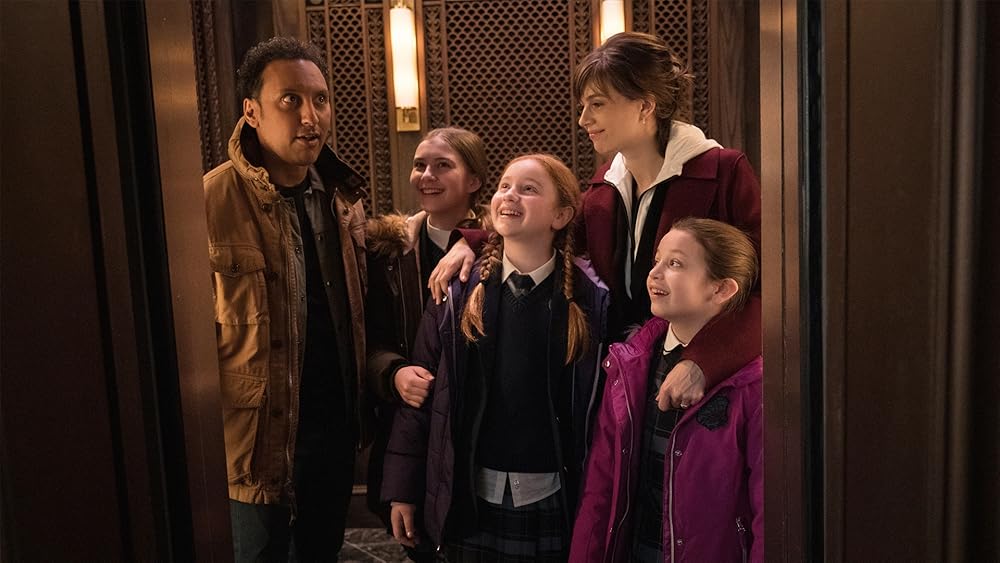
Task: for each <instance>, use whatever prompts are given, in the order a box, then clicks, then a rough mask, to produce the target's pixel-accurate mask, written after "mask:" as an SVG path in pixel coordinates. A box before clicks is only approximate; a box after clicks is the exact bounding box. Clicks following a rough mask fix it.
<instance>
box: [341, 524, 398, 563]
mask: <svg viewBox="0 0 1000 563" xmlns="http://www.w3.org/2000/svg"><path fill="white" fill-rule="evenodd" d="M340 561H345V562H355V561H357V562H365V563H368V562H372V561H374V562H379V563H381V562H384V563H390V562H397V561H409V559H407V558H406V554H405V553H404V552H403V549H402V548H401V547H399V544H397V543H396V540H394V539H392V537H391V536H389V534H387V533H386V531H385V530H383V529H382V528H348V530H347V533H346V534H345V535H344V547H343V548H342V549H341V550H340Z"/></svg>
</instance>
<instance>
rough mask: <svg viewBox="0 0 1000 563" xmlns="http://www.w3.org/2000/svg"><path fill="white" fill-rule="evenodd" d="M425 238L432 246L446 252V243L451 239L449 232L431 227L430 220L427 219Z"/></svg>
mask: <svg viewBox="0 0 1000 563" xmlns="http://www.w3.org/2000/svg"><path fill="white" fill-rule="evenodd" d="M427 236H428V238H430V239H431V242H433V243H434V246H436V247H438V248H440V249H441V250H448V241H449V240H450V239H451V231H446V230H444V229H439V228H437V227H435V226H434V225H431V220H430V218H428V219H427Z"/></svg>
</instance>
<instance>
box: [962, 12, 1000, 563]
mask: <svg viewBox="0 0 1000 563" xmlns="http://www.w3.org/2000/svg"><path fill="white" fill-rule="evenodd" d="M979 8H980V9H981V13H980V16H978V17H977V18H978V19H979V20H980V21H981V22H982V24H981V25H982V26H983V33H982V35H980V37H981V39H982V43H981V45H980V54H979V61H980V72H981V73H982V74H981V75H982V83H981V86H980V98H979V99H980V102H981V106H980V111H981V112H982V117H981V119H979V120H978V121H979V133H978V144H979V146H980V147H981V153H980V161H979V170H978V172H979V173H978V177H977V183H978V187H979V191H978V199H977V202H976V203H977V210H978V220H977V223H978V227H979V231H978V236H977V239H976V240H977V244H978V248H977V252H976V264H977V271H976V278H975V280H974V284H975V285H974V292H975V299H976V300H975V312H974V317H975V320H974V323H975V325H974V327H975V328H974V331H973V338H974V352H973V357H974V362H973V365H972V367H971V369H972V375H973V383H972V386H973V388H974V389H975V393H974V395H973V398H972V402H971V403H970V404H969V410H970V411H971V413H972V417H973V418H972V425H971V432H970V435H969V444H970V445H971V446H972V447H971V448H970V452H968V454H969V458H970V463H971V466H972V467H971V471H970V476H969V478H970V480H971V483H972V489H971V493H972V495H971V502H970V507H969V510H970V518H969V529H968V534H969V539H968V541H969V549H968V552H967V554H968V557H969V559H970V560H972V561H997V560H1000V481H998V480H997V478H996V476H997V474H998V473H1000V409H997V408H996V404H997V402H998V400H1000V377H997V374H998V373H1000V346H997V342H1000V315H998V314H997V311H1000V292H998V291H997V288H998V287H1000V228H997V226H998V225H1000V182H998V181H997V178H1000V138H998V136H997V135H996V131H1000V104H997V103H995V101H996V100H1000V68H998V66H997V65H996V64H995V61H997V60H1000V3H998V2H981V3H979Z"/></svg>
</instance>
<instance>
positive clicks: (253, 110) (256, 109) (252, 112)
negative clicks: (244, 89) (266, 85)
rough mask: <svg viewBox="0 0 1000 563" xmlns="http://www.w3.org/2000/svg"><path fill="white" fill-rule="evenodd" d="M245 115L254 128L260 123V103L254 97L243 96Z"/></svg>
mask: <svg viewBox="0 0 1000 563" xmlns="http://www.w3.org/2000/svg"><path fill="white" fill-rule="evenodd" d="M243 117H245V118H246V120H247V123H248V124H249V125H250V127H253V128H254V129H256V128H257V124H258V123H260V104H259V103H258V102H257V100H255V99H253V98H243Z"/></svg>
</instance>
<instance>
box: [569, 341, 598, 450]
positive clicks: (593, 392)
mask: <svg viewBox="0 0 1000 563" xmlns="http://www.w3.org/2000/svg"><path fill="white" fill-rule="evenodd" d="M603 347H604V344H603V343H600V342H598V343H597V352H596V353H597V356H596V358H597V368H596V369H595V370H594V386H593V387H591V389H590V401H589V402H588V403H587V414H586V418H585V419H584V424H585V425H586V435H585V436H584V440H583V459H584V463H586V459H587V456H588V455H590V442H591V440H593V438H594V437H593V435H592V432H593V430H594V427H593V426H592V425H591V418H590V417H592V416H594V407H595V406H596V405H597V388H598V387H600V382H601V350H602V349H603ZM574 389H575V388H574Z"/></svg>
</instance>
